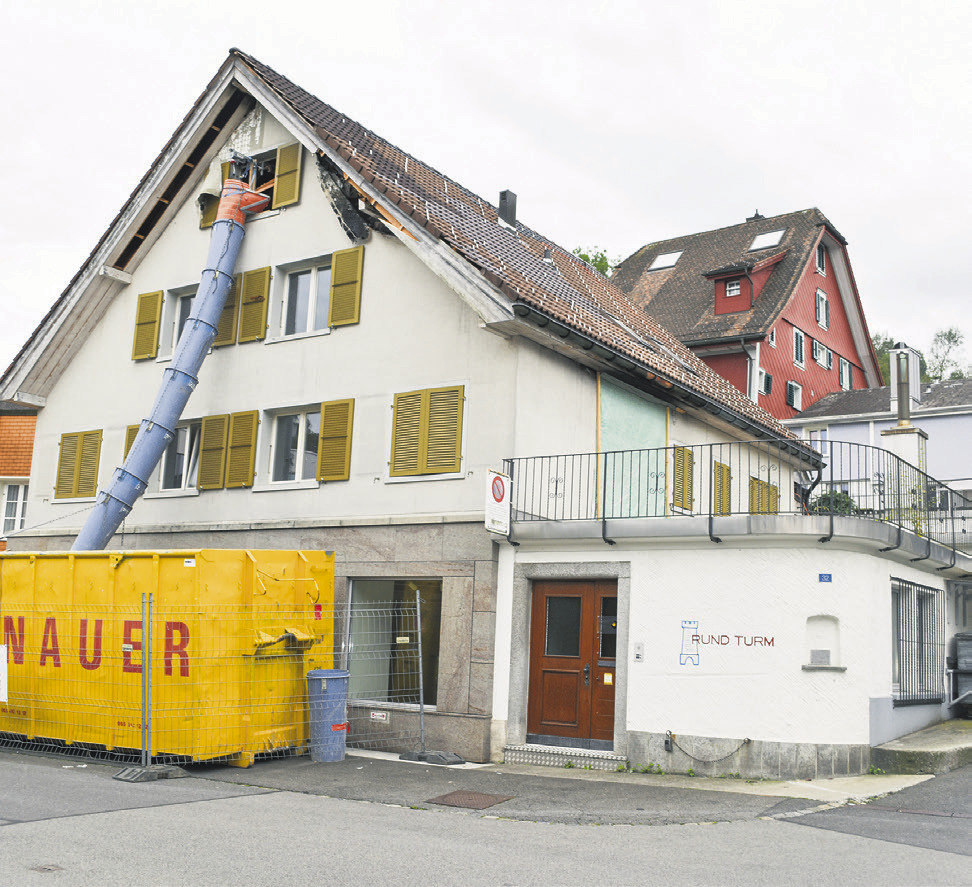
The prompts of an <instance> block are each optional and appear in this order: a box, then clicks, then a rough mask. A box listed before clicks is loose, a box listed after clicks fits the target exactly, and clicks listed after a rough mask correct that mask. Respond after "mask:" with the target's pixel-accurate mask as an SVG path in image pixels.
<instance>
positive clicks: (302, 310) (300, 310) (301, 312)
mask: <svg viewBox="0 0 972 887" xmlns="http://www.w3.org/2000/svg"><path fill="white" fill-rule="evenodd" d="M310 278H311V273H310V271H300V272H298V273H296V274H291V275H290V277H289V278H287V314H286V318H285V321H284V334H285V335H288V336H289V335H292V334H293V333H304V332H307V303H308V300H309V298H310Z"/></svg>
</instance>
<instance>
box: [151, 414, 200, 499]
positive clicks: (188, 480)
mask: <svg viewBox="0 0 972 887" xmlns="http://www.w3.org/2000/svg"><path fill="white" fill-rule="evenodd" d="M181 435H185V440H186V443H187V447H186V450H185V451H184V452H183V453H182V454H181V456H180V457H179V458H180V461H181V463H182V464H181V465H180V466H179V470H180V472H181V475H180V476H181V479H180V481H179V483H178V484H173V485H172V486H168V487H167V486H165V477H166V472H167V469H168V467H169V461H170V460H171V459H172V458H173V457H174V454H175V453H176V450H175V449H174V448H175V447H176V446H177V445H178V441H179V437H180V436H181ZM201 441H202V420H201V419H197V420H196V421H194V422H186V423H184V424H182V425H179V426H177V427H176V436H175V437H173V438H172V440H170V441H169V443H168V446H166V448H165V450H163V452H162V458H161V459H159V470H158V475H159V484H158V489H159V492H160V493H167V494H169V495H178V494H180V493H196V492H197V487H196V481H197V478H198V476H199V454H200V444H201Z"/></svg>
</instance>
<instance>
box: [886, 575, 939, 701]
mask: <svg viewBox="0 0 972 887" xmlns="http://www.w3.org/2000/svg"><path fill="white" fill-rule="evenodd" d="M891 623H892V651H891V656H892V664H891V669H892V682H893V694H892V695H893V698H894V704H895V705H896V706H898V705H927V704H933V703H940V702H943V701H944V698H945V696H944V674H945V626H944V609H943V607H942V591H941V589H938V588H929V587H928V586H925V585H917V584H915V583H914V582H907V581H905V580H904V579H894V578H892V580H891Z"/></svg>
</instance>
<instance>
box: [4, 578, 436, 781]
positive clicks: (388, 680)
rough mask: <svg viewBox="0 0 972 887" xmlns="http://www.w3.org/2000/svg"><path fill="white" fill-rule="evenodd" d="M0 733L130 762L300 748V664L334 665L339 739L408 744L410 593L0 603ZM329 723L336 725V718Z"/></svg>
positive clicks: (49, 748) (412, 640)
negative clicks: (253, 601)
mask: <svg viewBox="0 0 972 887" xmlns="http://www.w3.org/2000/svg"><path fill="white" fill-rule="evenodd" d="M0 623H2V625H3V643H4V646H5V648H6V649H5V650H0V656H3V654H4V653H5V654H6V655H5V657H4V658H5V659H6V662H7V682H6V687H7V693H6V699H5V700H2V701H0V744H2V745H4V746H6V747H8V748H15V749H23V750H36V751H45V752H57V753H61V754H71V755H82V756H85V757H93V758H96V759H102V760H108V761H114V762H118V763H126V764H134V763H139V764H141V765H142V766H148V765H150V764H188V763H194V762H214V763H218V762H221V763H229V764H235V765H237V766H247V765H249V764H250V763H252V762H253V761H254V760H257V759H264V758H272V757H282V756H291V755H300V754H305V753H307V752H308V750H309V742H310V729H309V723H308V719H309V708H310V707H309V698H308V681H307V679H306V676H307V673H308V672H309V671H311V670H315V669H347V670H348V671H350V680H349V684H348V705H347V711H348V717H347V719H346V724H347V731H348V732H347V744H348V746H350V747H360V748H372V749H385V750H389V751H411V750H415V749H418V748H419V747H420V746H421V745H422V735H423V734H422V729H423V725H424V724H423V692H422V691H423V682H422V644H421V640H422V639H421V627H420V626H421V619H420V612H419V604H418V602H417V601H414V602H411V603H406V602H402V601H397V602H395V601H390V602H386V603H384V604H383V605H381V606H378V605H372V606H359V607H355V608H354V610H353V611H352V610H351V609H350V608H349V607H347V606H338V607H325V606H322V605H315V606H313V607H310V608H308V607H307V606H298V607H287V606H283V605H278V606H275V607H273V609H272V614H270V613H267V612H263V613H260V614H259V618H254V612H253V609H252V608H251V607H246V606H240V607H234V606H190V607H184V606H172V605H169V604H166V603H164V602H160V601H159V599H158V598H157V597H153V595H152V594H145V595H143V596H142V604H141V606H140V607H139V606H128V607H122V606H117V605H111V606H108V605H101V606H95V605H87V604H85V605H79V603H78V602H77V600H76V601H75V603H74V604H72V605H70V606H68V605H60V606H58V605H52V604H46V605H44V606H43V607H38V606H36V605H34V604H33V603H22V604H18V603H16V602H9V601H0ZM340 726H341V725H338V727H339V728H340Z"/></svg>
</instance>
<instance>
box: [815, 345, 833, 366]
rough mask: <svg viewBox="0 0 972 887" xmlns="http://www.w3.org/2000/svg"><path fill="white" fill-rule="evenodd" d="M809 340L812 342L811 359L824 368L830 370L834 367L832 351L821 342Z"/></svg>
mask: <svg viewBox="0 0 972 887" xmlns="http://www.w3.org/2000/svg"><path fill="white" fill-rule="evenodd" d="M810 341H811V342H812V343H813V359H814V360H815V361H816V362H817V363H818V364H819V365H820V366H822V367H823V368H824V369H826V370H832V369H833V368H834V352H833V351H831V350H830V349H829V348H828V347H827V346H826V345H824V344H823V342H818V341H817V340H816V339H811V340H810Z"/></svg>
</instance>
